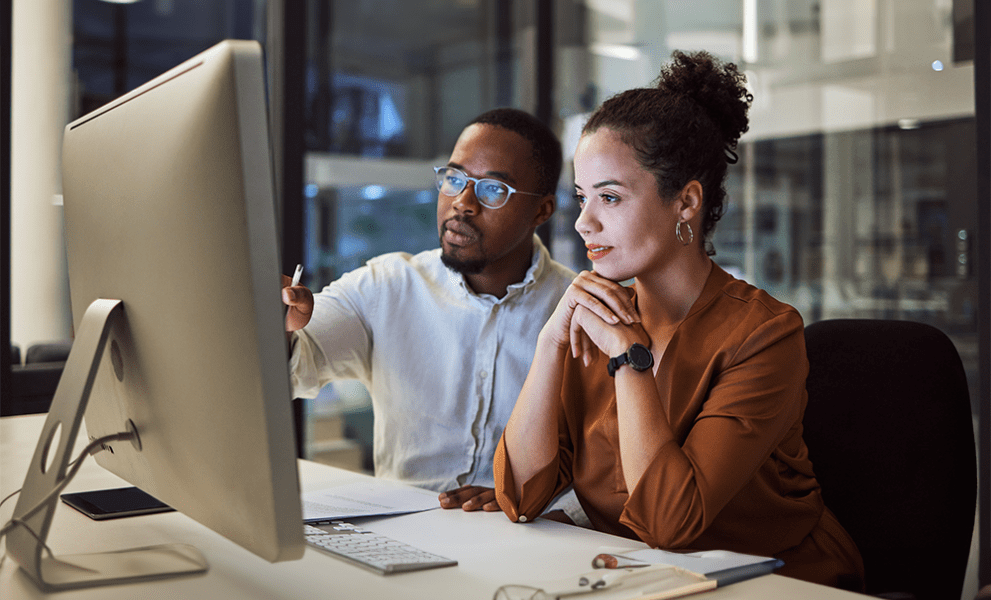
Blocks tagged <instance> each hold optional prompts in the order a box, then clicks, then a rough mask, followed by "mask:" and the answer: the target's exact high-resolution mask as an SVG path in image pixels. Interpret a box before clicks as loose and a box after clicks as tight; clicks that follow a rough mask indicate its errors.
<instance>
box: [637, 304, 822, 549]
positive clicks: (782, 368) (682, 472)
mask: <svg viewBox="0 0 991 600" xmlns="http://www.w3.org/2000/svg"><path fill="white" fill-rule="evenodd" d="M723 365H724V366H723V368H721V369H719V370H718V372H716V373H714V374H712V375H711V379H710V380H709V386H708V389H709V392H708V394H707V395H706V397H705V399H704V402H703V404H702V408H701V412H700V413H699V414H698V416H697V417H696V418H695V420H694V423H693V424H692V426H691V429H690V430H689V432H688V435H687V437H686V438H685V441H684V443H683V444H681V445H679V443H678V442H677V441H671V442H669V443H668V444H666V445H664V446H663V447H661V448H660V449H659V450H658V452H657V454H656V455H655V456H654V458H653V460H652V461H651V464H650V466H649V467H648V469H647V471H646V472H645V473H644V474H643V476H642V477H641V479H640V481H639V482H638V484H637V486H636V487H635V489H633V490H631V491H630V497H629V499H628V500H627V502H626V505H625V506H624V509H623V512H622V514H621V515H620V522H621V523H623V524H624V525H626V526H628V527H630V528H631V529H633V530H634V531H635V532H636V533H637V535H638V536H640V538H641V539H642V540H643V541H644V542H646V543H648V544H650V545H651V546H654V547H666V548H679V547H687V546H688V545H690V544H691V543H692V541H694V540H695V539H696V538H697V537H698V536H699V535H700V534H701V533H702V532H703V531H705V530H706V529H707V528H708V527H709V525H710V524H712V521H713V520H714V519H715V518H716V516H717V515H718V514H719V512H720V511H721V510H722V509H723V508H724V507H725V506H726V505H727V503H729V501H730V500H731V499H733V498H734V497H735V496H736V495H737V494H739V493H740V492H741V490H743V488H744V486H746V485H747V483H748V482H750V481H751V480H752V479H753V478H754V477H755V475H756V473H757V471H758V470H759V469H760V468H761V466H762V465H763V464H764V463H765V462H766V461H767V460H768V458H769V457H770V455H771V452H772V451H773V450H774V449H775V447H776V446H777V445H778V444H779V443H780V442H781V440H782V439H783V438H784V436H785V435H786V434H787V433H788V431H789V430H790V429H791V428H792V427H793V426H794V424H795V423H796V422H797V421H798V420H799V419H800V418H801V412H802V407H803V406H804V402H805V378H806V375H807V373H808V361H807V359H806V355H805V338H804V335H803V325H802V319H801V317H800V316H799V315H798V313H797V312H794V311H788V312H785V313H782V314H778V315H776V316H774V317H772V318H770V319H769V320H766V321H764V322H762V323H761V324H759V325H758V326H756V327H755V328H754V329H753V330H752V331H751V332H750V334H749V335H747V336H746V338H745V339H744V340H743V341H742V343H740V344H739V345H738V347H737V348H736V351H735V353H734V355H733V356H729V357H727V358H726V360H725V362H724V363H723ZM677 375H678V373H674V374H673V377H677ZM698 393H705V392H704V390H702V391H701V392H698Z"/></svg>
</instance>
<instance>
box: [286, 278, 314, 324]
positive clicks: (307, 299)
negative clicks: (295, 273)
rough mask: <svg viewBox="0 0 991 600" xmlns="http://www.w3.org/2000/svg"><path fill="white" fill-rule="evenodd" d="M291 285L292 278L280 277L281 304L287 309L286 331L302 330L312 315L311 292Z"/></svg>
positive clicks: (302, 287) (303, 287)
mask: <svg viewBox="0 0 991 600" xmlns="http://www.w3.org/2000/svg"><path fill="white" fill-rule="evenodd" d="M291 285H292V278H291V277H289V276H287V275H283V276H282V303H283V304H285V305H286V306H288V307H289V310H288V311H286V331H296V330H297V329H302V328H303V327H304V326H305V325H306V324H307V323H309V322H310V315H312V314H313V292H311V291H310V290H309V289H308V288H307V287H306V286H302V285H297V286H295V287H290V286H291Z"/></svg>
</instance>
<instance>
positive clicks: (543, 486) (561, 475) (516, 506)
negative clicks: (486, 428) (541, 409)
mask: <svg viewBox="0 0 991 600" xmlns="http://www.w3.org/2000/svg"><path fill="white" fill-rule="evenodd" d="M558 406H559V407H560V405H558ZM569 439H570V438H569V436H568V430H567V426H566V425H565V418H564V413H563V411H561V410H558V453H557V455H555V457H554V458H553V460H551V461H550V462H549V463H547V464H546V465H545V466H544V467H543V468H541V469H540V470H539V471H537V472H536V473H534V474H533V476H532V477H530V479H528V480H526V481H525V482H524V483H523V486H522V490H521V494H520V497H519V498H517V497H516V486H515V479H514V477H513V468H512V465H510V463H509V451H508V450H507V449H506V433H505V432H503V434H502V437H501V438H500V439H499V445H498V446H497V447H496V451H495V457H494V459H493V464H492V470H493V474H494V476H495V492H496V501H497V502H498V503H499V507H500V508H502V511H503V512H504V513H506V516H507V517H509V520H510V521H514V522H516V521H520V522H525V521H532V520H533V519H536V518H537V517H539V516H540V515H541V514H543V512H544V510H545V509H546V507H547V505H548V504H549V503H550V502H551V500H553V499H554V498H556V497H557V496H558V494H560V493H561V492H563V491H564V490H565V489H566V488H567V487H568V486H569V485H571V480H572V473H571V465H572V455H573V452H572V450H571V445H570V443H569ZM521 517H522V518H521Z"/></svg>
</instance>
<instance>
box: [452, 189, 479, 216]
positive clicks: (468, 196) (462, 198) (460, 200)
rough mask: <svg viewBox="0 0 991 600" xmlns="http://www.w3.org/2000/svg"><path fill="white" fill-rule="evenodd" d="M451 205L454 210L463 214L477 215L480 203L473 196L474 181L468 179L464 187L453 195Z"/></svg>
mask: <svg viewBox="0 0 991 600" xmlns="http://www.w3.org/2000/svg"><path fill="white" fill-rule="evenodd" d="M453 206H454V210H456V211H458V212H459V213H461V214H463V215H477V214H478V213H479V211H480V210H481V204H479V202H478V198H477V197H476V196H475V184H474V182H471V181H469V182H468V185H466V186H465V189H463V190H461V193H460V194H458V195H457V196H455V197H454V202H453Z"/></svg>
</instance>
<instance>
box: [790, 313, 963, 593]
mask: <svg viewBox="0 0 991 600" xmlns="http://www.w3.org/2000/svg"><path fill="white" fill-rule="evenodd" d="M805 340H806V347H807V350H808V357H809V364H810V370H809V378H808V381H807V383H806V388H807V389H808V392H809V403H808V408H807V409H806V411H805V419H804V426H805V434H804V435H805V441H806V443H807V444H808V447H809V456H810V457H811V459H812V465H813V468H814V469H815V473H816V477H817V478H818V480H819V482H820V484H821V485H822V490H823V492H822V494H823V499H824V501H825V503H826V506H827V507H829V509H830V510H832V511H833V512H834V513H835V514H836V516H837V518H838V519H839V520H840V523H842V524H843V526H844V527H845V528H846V530H847V531H848V532H849V533H850V535H851V536H852V537H853V539H854V541H856V543H857V546H858V547H859V548H860V553H861V555H862V556H863V558H864V569H865V577H866V582H865V583H866V589H867V592H868V593H869V594H874V595H882V596H886V597H889V598H912V597H914V598H916V599H917V600H930V599H933V600H935V599H944V598H945V599H952V600H959V599H960V596H961V593H962V588H963V580H964V575H965V572H966V569H967V560H968V558H969V553H970V542H971V535H972V533H973V529H974V513H975V508H976V505H977V466H976V460H977V457H976V451H975V446H974V429H973V420H972V414H971V405H970V397H969V395H968V391H967V380H966V376H965V374H964V370H963V365H962V363H961V361H960V356H959V355H958V354H957V351H956V348H955V347H954V345H953V342H951V341H950V339H949V338H948V337H947V336H946V335H945V334H944V333H943V332H941V331H940V330H938V329H936V328H935V327H931V326H929V325H924V324H921V323H913V322H909V321H884V320H870V319H837V320H828V321H821V322H818V323H813V324H811V325H809V326H808V327H806V329H805Z"/></svg>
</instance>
